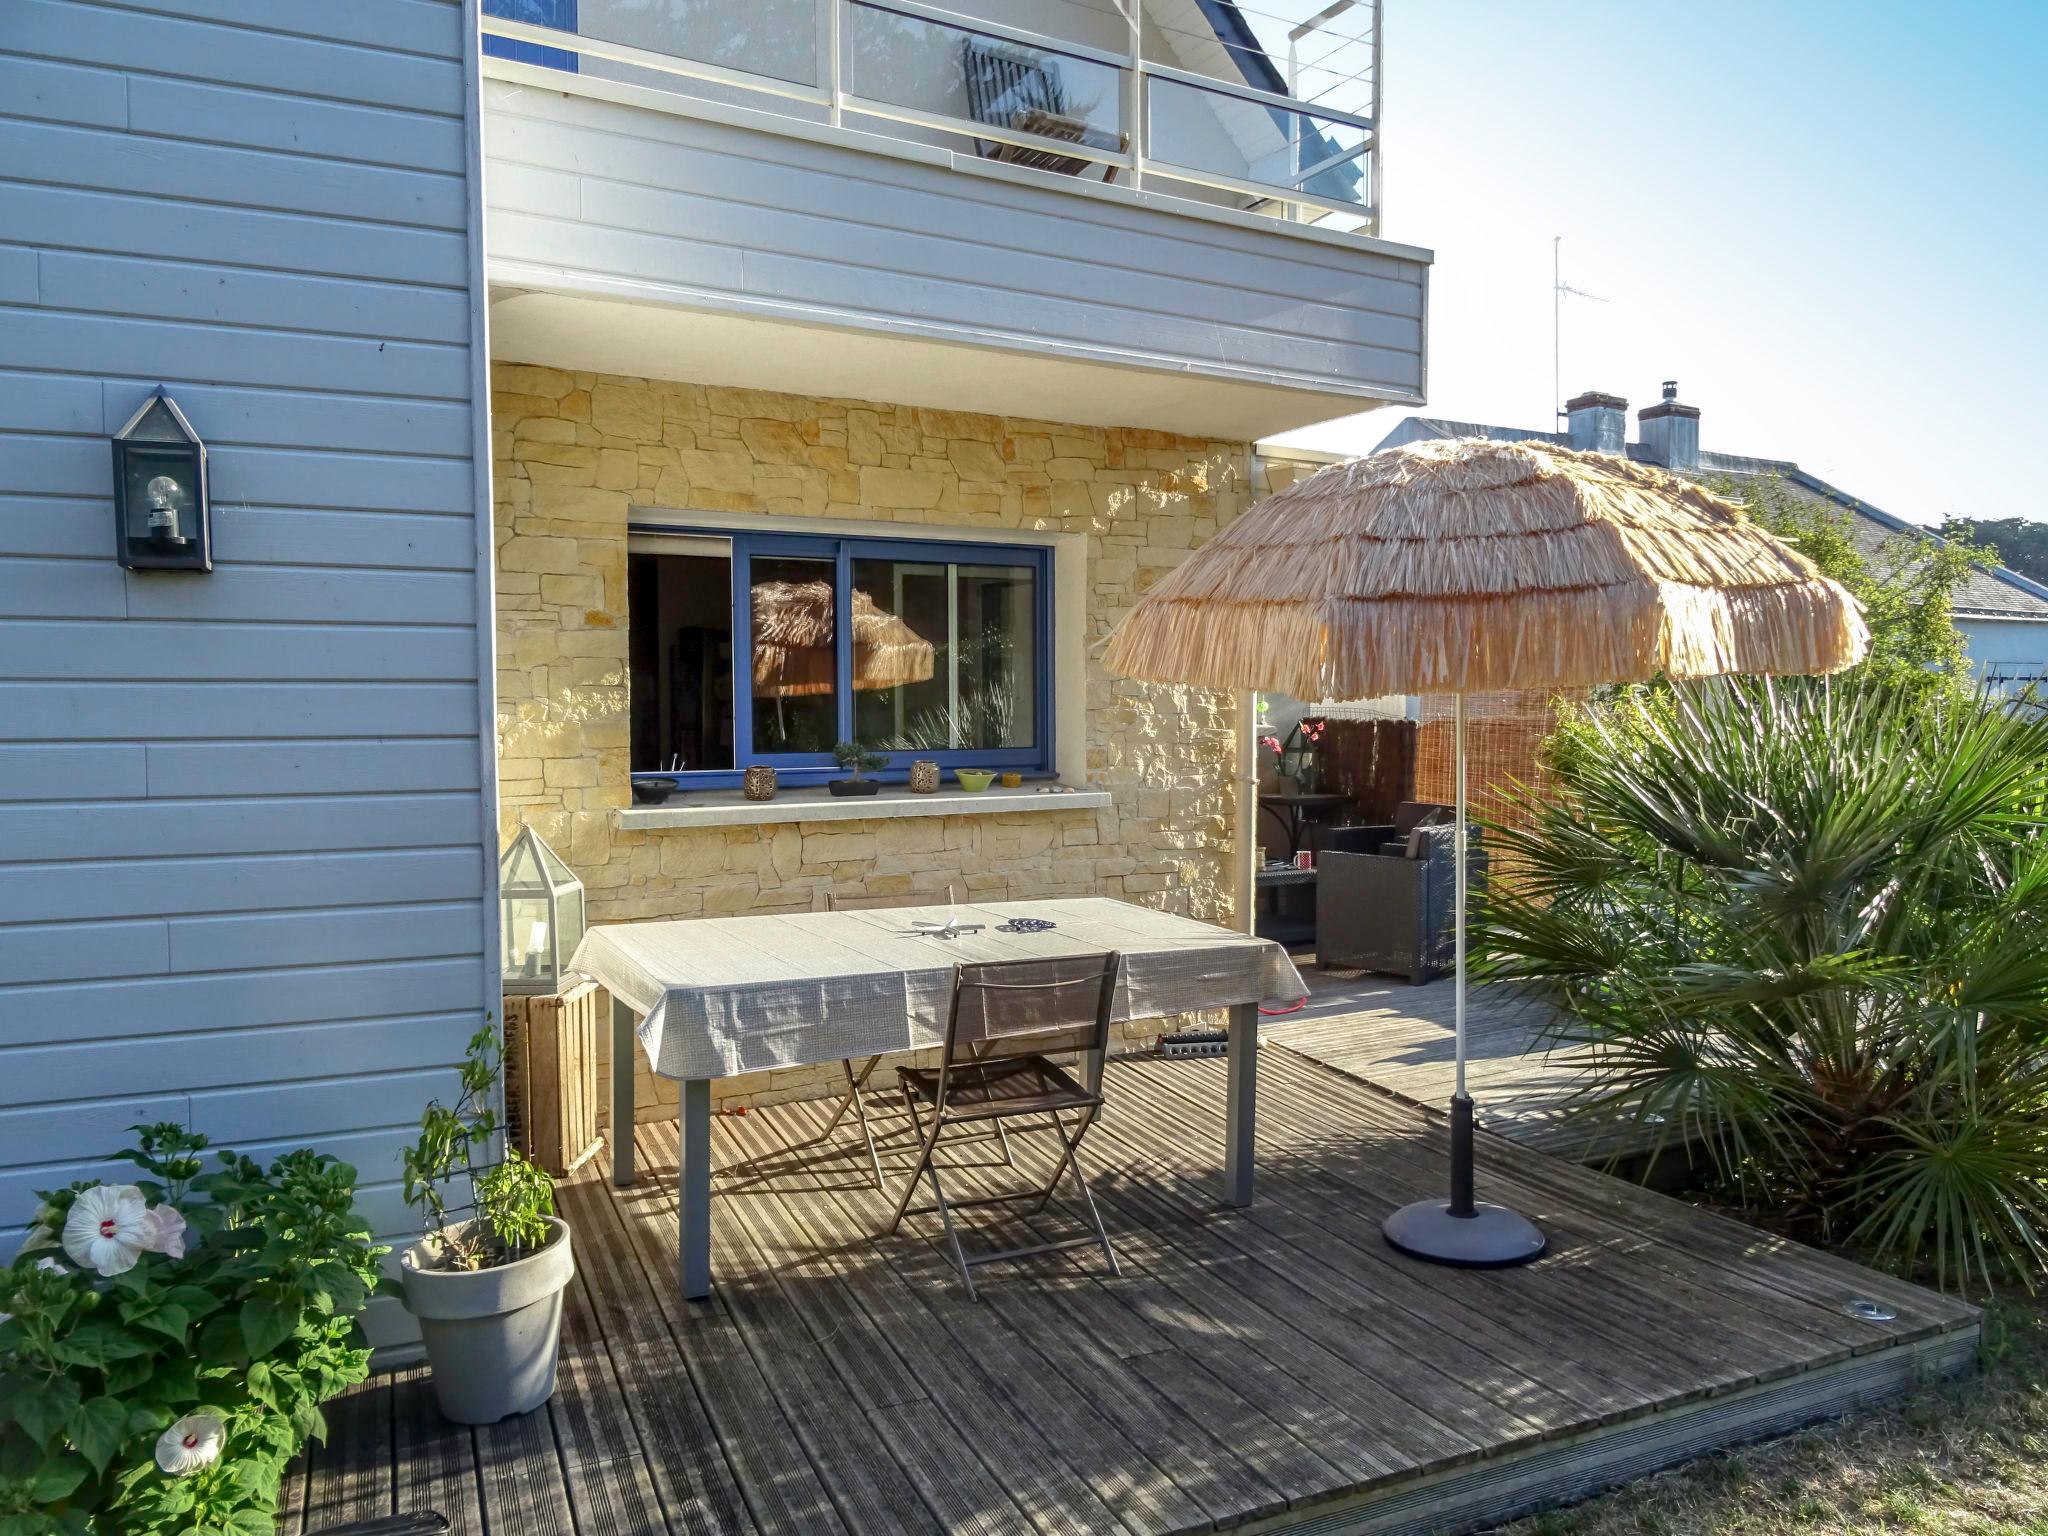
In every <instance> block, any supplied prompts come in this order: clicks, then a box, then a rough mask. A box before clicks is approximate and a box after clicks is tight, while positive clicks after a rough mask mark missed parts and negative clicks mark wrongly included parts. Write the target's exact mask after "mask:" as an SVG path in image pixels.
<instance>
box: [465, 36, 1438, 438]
mask: <svg viewBox="0 0 2048 1536" xmlns="http://www.w3.org/2000/svg"><path fill="white" fill-rule="evenodd" d="M1119 3H1121V0H1094V3H1093V4H1092V5H1091V4H1089V3H1081V0H1043V3H1042V4H1039V5H1036V6H1031V7H1022V8H1020V7H1016V6H1009V5H1005V6H1002V7H1000V9H1002V10H1003V11H1004V12H1005V14H1006V16H1007V15H1008V14H1009V13H1012V12H1015V11H1018V10H1019V9H1023V10H1026V11H1029V12H1030V13H1031V14H1032V16H1033V19H1034V20H1037V21H1039V23H1040V24H1041V25H1043V26H1045V27H1046V28H1047V29H1048V30H1046V31H1044V32H1040V31H1029V30H1025V29H1023V28H1020V27H1018V26H1015V25H1011V24H1009V23H1008V22H1007V21H1005V22H998V21H994V20H984V19H980V18H978V17H970V16H967V15H964V14H961V13H956V12H951V11H941V10H937V9H935V8H932V7H930V6H926V5H923V4H921V3H916V0H889V3H887V4H884V3H882V0H754V3H748V4H741V3H739V0H724V3H720V0H711V3H705V4H699V5H696V6H693V7H688V8H683V7H668V8H663V9H661V10H660V11H659V12H658V13H654V12H649V11H648V10H647V8H645V7H643V6H638V5H631V4H628V3H626V0H580V5H581V9H580V15H579V14H578V12H577V11H576V10H575V9H574V0H492V5H491V9H493V10H494V11H496V10H507V11H510V10H517V11H518V12H519V13H520V15H521V16H523V17H525V18H527V19H524V20H515V19H508V18H507V17H502V16H496V15H493V16H488V17H486V19H485V29H486V33H487V49H488V51H489V53H490V55H491V56H490V57H488V58H487V60H486V71H487V73H488V74H489V75H490V76H492V77H493V78H492V79H490V80H488V81H487V82H486V85H485V92H484V103H485V153H486V158H487V165H488V174H487V177H486V185H487V189H488V196H489V205H490V206H489V250H490V277H491V283H492V301H493V302H492V332H493V354H494V355H495V356H497V357H499V358H501V359H504V360H508V361H526V362H538V363H547V364H551V365H553V366H557V367H568V368H579V369H589V370H592V371H597V372H610V373H627V374H636V375H642V376H651V377H669V378H687V379H690V380H694V381H699V382H706V383H718V384H726V385H734V386H739V387H751V388H761V389H775V390H787V391H792V392H799V393H809V394H816V395H845V396H853V397H858V398H866V399H876V400H888V401H894V402H900V403H907V404H930V405H944V406H952V407H955V408H959V409H964V410H975V411H987V412H993V413H999V414H1007V415H1013V416H1035V417H1041V418H1046V419H1052V420H1064V421H1074V422H1084V423H1092V424H1099V425H1116V426H1140V427H1154V428H1160V429H1163V430H1169V431H1176V432H1183V433H1190V434H1200V435H1208V436H1219V437H1228V438H1236V439H1243V438H1247V437H1255V436H1259V435H1262V434H1267V433H1273V432H1279V431H1284V430H1287V429H1289V428H1292V427H1298V426H1303V425H1307V424H1310V423H1312V422H1316V421H1322V420H1327V419H1329V418H1331V417H1333V416H1338V415H1343V414H1348V413H1350V412H1354V411H1359V410H1364V409H1368V408H1370V407H1371V406H1373V405H1375V404H1379V403H1402V404H1414V403H1418V402H1419V401H1420V400H1421V399H1422V391H1423V380H1424V355H1423V354H1424V337H1425V310H1426V291H1427V277H1428V268H1429V262H1430V255H1429V253H1428V252H1427V251H1423V250H1418V249H1415V248H1413V247H1408V246H1399V245H1393V244H1390V243H1388V242H1385V241H1381V240H1379V239H1377V238H1376V237H1375V236H1374V235H1373V234H1372V233H1371V231H1372V229H1373V228H1374V227H1375V223H1376V217H1377V213H1376V207H1375V202H1376V196H1375V191H1376V184H1377V160H1378V153H1377V146H1378V139H1377V134H1376V131H1375V129H1374V127H1373V118H1372V116H1371V115H1369V112H1361V111H1356V110H1352V107H1353V106H1361V105H1362V106H1364V107H1367V108H1370V107H1371V106H1372V105H1373V98H1374V96H1375V95H1376V89H1375V87H1374V85H1373V82H1375V81H1376V80H1377V54H1378V49H1377V41H1376V36H1374V35H1370V34H1371V33H1373V32H1376V13H1377V6H1376V4H1375V3H1374V0H1358V3H1357V4H1356V5H1355V6H1353V7H1351V8H1350V9H1353V10H1356V11H1358V12H1359V13H1361V14H1363V15H1364V16H1365V17H1366V18H1367V26H1368V29H1369V30H1368V35H1365V36H1362V37H1353V38H1348V39H1340V40H1338V41H1336V42H1332V41H1331V40H1330V39H1329V38H1328V37H1326V36H1325V35H1324V33H1323V31H1322V30H1320V28H1319V27H1315V26H1309V25H1308V23H1307V22H1304V23H1297V24H1296V25H1295V26H1294V28H1293V31H1294V32H1295V33H1297V34H1299V35H1298V36H1296V37H1295V38H1294V39H1293V41H1292V42H1291V43H1287V44H1286V46H1287V49H1288V50H1289V51H1290V52H1291V54H1292V58H1291V61H1290V62H1289V63H1288V65H1287V66H1286V68H1285V69H1284V70H1283V69H1282V67H1281V66H1280V65H1279V64H1277V63H1276V62H1275V60H1274V58H1273V56H1271V55H1270V54H1269V53H1268V51H1267V49H1268V48H1271V47H1275V46H1278V43H1276V40H1275V39H1276V37H1277V39H1278V40H1279V41H1280V42H1286V39H1287V38H1288V36H1289V31H1288V29H1287V28H1286V27H1282V26H1280V23H1279V21H1276V20H1275V19H1273V18H1270V17H1266V16H1263V15H1262V14H1260V13H1254V12H1252V11H1251V10H1250V9H1249V7H1245V8H1240V7H1238V6H1235V5H1232V4H1229V3H1228V0H1145V7H1144V10H1143V13H1142V18H1141V23H1140V22H1133V21H1132V19H1131V18H1130V17H1128V16H1126V15H1124V14H1122V13H1120V12H1118V11H1116V10H1115V9H1114V7H1115V6H1116V5H1117V4H1119ZM1269 3H1272V4H1282V5H1294V6H1297V7H1301V8H1303V9H1305V10H1313V9H1314V7H1312V6H1308V5H1307V0H1269ZM984 4H988V7H989V8H990V9H996V8H998V7H995V6H994V5H993V4H989V0H984ZM1099 7H1109V9H1102V8H1099ZM1323 9H1324V10H1325V11H1331V10H1337V11H1339V12H1340V14H1341V13H1342V10H1343V8H1340V7H1323ZM784 13H787V14H784ZM536 18H537V19H538V20H544V21H548V22H551V23H554V24H555V25H551V26H541V25H538V24H537V21H536ZM1281 20H1284V18H1281ZM1309 20H1310V21H1313V20H1314V18H1313V17H1310V18H1309ZM564 23H571V24H575V27H576V29H575V30H571V29H570V27H569V26H568V25H563V24H564ZM1055 26H1057V30H1056V31H1055V30H1054V28H1055ZM1304 27H1306V28H1307V30H1303V29H1304ZM1276 28H1277V29H1278V30H1277V32H1276ZM1268 34H1275V36H1271V37H1269V36H1268ZM1119 42H1120V43H1121V50H1119V48H1118V47H1116V46H1113V45H1115V44H1117V43H1119ZM1305 51H1306V56H1307V57H1309V58H1310V60H1311V62H1310V63H1307V64H1304V63H1303V62H1302V58H1303V57H1304V53H1305ZM1168 59H1171V60H1173V61H1175V62H1167V60H1168ZM1347 59H1351V60H1353V61H1356V62H1360V63H1361V64H1362V67H1361V68H1359V69H1356V70H1353V71H1351V72H1350V73H1349V74H1345V75H1342V76H1341V77H1340V76H1339V75H1338V74H1336V73H1334V72H1333V71H1334V66H1337V65H1343V64H1344V63H1345V62H1346V60H1347ZM821 60H822V61H824V63H825V66H826V67H825V68H823V69H822V70H821V69H820V68H819V64H820V61H821ZM1319 71H1320V72H1319ZM1290 83H1291V84H1292V85H1293V86H1294V88H1295V89H1296V90H1297V91H1300V92H1303V93H1307V92H1310V91H1311V90H1319V91H1320V96H1319V97H1318V99H1317V101H1316V103H1315V104H1314V105H1313V106H1311V105H1309V103H1308V101H1307V99H1306V95H1305V94H1304V95H1303V96H1301V97H1297V96H1290V95H1288V94H1286V93H1285V92H1284V89H1282V90H1276V89H1272V88H1271V87H1274V86H1280V87H1285V86H1286V85H1288V84H1290ZM1347 90H1348V91H1349V92H1350V93H1351V96H1355V97H1358V98H1359V99H1358V100H1357V101H1355V102H1353V101H1351V100H1350V98H1349V97H1346V96H1345V92H1346V91H1347ZM1361 92H1362V93H1363V95H1362V96H1361V95H1360V93H1361ZM1339 98H1343V99H1345V100H1346V101H1347V105H1345V106H1341V107H1340V106H1336V105H1331V104H1330V103H1331V102H1332V101H1334V100H1337V99H1339Z"/></svg>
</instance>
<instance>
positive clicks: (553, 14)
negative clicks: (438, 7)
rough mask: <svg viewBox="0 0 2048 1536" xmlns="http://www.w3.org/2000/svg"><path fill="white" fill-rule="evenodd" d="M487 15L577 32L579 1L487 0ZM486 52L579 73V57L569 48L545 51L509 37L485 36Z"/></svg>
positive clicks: (533, 44)
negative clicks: (577, 2) (577, 6)
mask: <svg viewBox="0 0 2048 1536" xmlns="http://www.w3.org/2000/svg"><path fill="white" fill-rule="evenodd" d="M484 14H485V15H486V16H502V17H503V18H504V19H505V20H507V21H523V22H525V23H526V24H527V25H528V26H530V27H553V28H555V29H556V30H557V31H560V32H574V31H575V30H576V0H484ZM484 52H485V53H487V54H489V55H491V56H492V57H493V58H498V59H513V60H516V61H517V62H519V63H521V64H538V65H540V66H542V67H543V68H545V69H559V70H565V71H567V72H568V73H569V74H572V75H573V74H575V73H577V60H576V55H575V54H573V53H571V52H570V51H569V50H568V49H566V48H546V47H543V46H542V45H541V44H539V43H526V42H517V41H515V40H513V39H512V38H509V37H486V38H485V39H484Z"/></svg>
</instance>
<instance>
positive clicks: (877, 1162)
mask: <svg viewBox="0 0 2048 1536" xmlns="http://www.w3.org/2000/svg"><path fill="white" fill-rule="evenodd" d="M944 895H945V899H946V901H947V902H948V903H949V904H950V903H952V902H954V901H956V900H957V899H958V895H957V891H956V888H955V887H953V886H950V885H949V886H947V887H946V889H945V892H944ZM846 900H847V898H842V897H841V896H839V895H838V893H836V892H833V891H827V892H826V893H825V910H826V911H827V912H845V911H852V910H856V909H855V908H853V907H849V906H847V905H845V904H844V903H845V901H846ZM917 905H920V903H919V902H917V901H915V900H911V901H905V902H898V901H895V900H893V899H891V900H887V901H880V902H875V903H873V904H872V905H868V906H863V907H862V908H860V909H859V910H870V911H886V910H889V909H890V908H891V907H895V906H917ZM881 1060H882V1058H881V1057H879V1056H870V1057H869V1058H868V1059H867V1061H866V1062H864V1063H863V1064H862V1065H861V1067H860V1068H859V1070H858V1071H856V1070H855V1068H854V1064H853V1061H852V1060H851V1059H850V1058H849V1059H848V1060H846V1061H842V1062H840V1063H839V1067H840V1070H841V1071H842V1072H844V1073H845V1074H846V1092H845V1094H844V1095H843V1096H842V1097H841V1098H840V1100H839V1102H838V1103H837V1104H836V1105H834V1106H833V1108H832V1113H831V1115H830V1116H829V1117H827V1119H826V1121H825V1128H824V1129H823V1130H822V1131H820V1132H818V1134H817V1135H815V1136H808V1137H806V1138H805V1139H804V1140H802V1141H800V1142H797V1143H795V1144H794V1145H793V1146H790V1147H788V1148H786V1149H785V1150H786V1151H789V1152H802V1151H804V1150H806V1149H807V1148H810V1147H816V1146H822V1145H823V1144H824V1143H825V1142H828V1141H830V1140H831V1139H832V1133H833V1132H834V1131H836V1130H838V1129H839V1122H840V1121H842V1120H844V1119H845V1118H846V1112H847V1111H848V1110H852V1111H853V1116H854V1121H855V1123H856V1124H858V1125H859V1126H860V1139H861V1143H862V1145H863V1146H864V1147H865V1148H866V1149H867V1154H868V1167H869V1169H870V1170H871V1171H872V1172H873V1174H874V1177H875V1188H876V1189H879V1190H881V1191H883V1192H884V1193H887V1191H888V1188H889V1183H888V1179H887V1178H886V1177H885V1176H884V1175H883V1173H882V1154H881V1151H880V1149H879V1147H878V1144H877V1141H876V1137H875V1128H874V1125H873V1123H872V1122H871V1121H870V1120H869V1118H868V1101H867V1095H866V1094H865V1093H863V1092H862V1090H863V1089H865V1088H866V1087H867V1085H868V1079H869V1078H870V1077H872V1076H873V1075H874V1071H875V1068H876V1067H877V1066H878V1065H880V1063H881ZM920 1134H922V1132H921V1130H920ZM996 1140H997V1142H998V1143H1000V1145H1001V1146H1002V1149H1003V1162H1004V1164H1005V1165H1008V1166H1015V1165H1014V1164H1013V1163H1011V1158H1010V1138H1009V1137H1008V1136H1007V1135H1005V1134H1004V1132H1003V1128H1002V1127H1001V1126H1000V1125H998V1126H997V1127H996Z"/></svg>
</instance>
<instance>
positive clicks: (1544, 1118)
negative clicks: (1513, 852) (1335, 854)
mask: <svg viewBox="0 0 2048 1536" xmlns="http://www.w3.org/2000/svg"><path fill="white" fill-rule="evenodd" d="M1301 974H1302V979H1303V980H1304V981H1305V982H1307V983H1308V988H1309V1003H1308V1006H1307V1007H1306V1008H1304V1009H1303V1010H1302V1011H1301V1012H1300V1013H1299V1014H1294V1015H1291V1016H1288V1017H1285V1018H1274V1019H1268V1020H1267V1021H1266V1027H1265V1029H1264V1030H1263V1032H1262V1034H1261V1038H1262V1039H1266V1040H1271V1041H1274V1042H1275V1043H1277V1044H1280V1045H1284V1046H1286V1047H1287V1048H1288V1049H1289V1050H1291V1051H1296V1052H1299V1053H1300V1054H1301V1055H1304V1056H1307V1057H1309V1058H1311V1059H1312V1060H1315V1061H1320V1062H1322V1063H1323V1064H1324V1065H1325V1066H1330V1067H1335V1068H1336V1069H1337V1070H1338V1071H1339V1072H1344V1073H1348V1074H1349V1075H1351V1076H1353V1077H1359V1078H1363V1079H1365V1080H1366V1081H1367V1082H1369V1083H1372V1084H1374V1085H1375V1086H1377V1087H1380V1088H1384V1089H1385V1090H1386V1091H1387V1092H1388V1093H1391V1094H1393V1095H1395V1096H1396V1097H1397V1098H1401V1099H1405V1100H1406V1101H1407V1102H1409V1103H1410V1104H1415V1105H1419V1106H1421V1107H1422V1108H1425V1109H1430V1110H1443V1109H1445V1108H1446V1107H1447V1106H1448V1105H1449V1103H1450V1099H1451V1085H1452V1082H1453V1080H1454V1076H1455V1073H1454V1056H1453V1053H1452V1043H1453V1040H1454V1038H1455V1035H1454V1031H1453V1027H1452V1010H1453V1000H1454V993H1453V992H1452V989H1451V983H1450V982H1449V981H1448V980H1438V981H1432V982H1430V983H1428V984H1427V985H1424V986H1419V987H1418V986H1412V985H1410V984H1409V983H1408V982H1405V981H1396V980H1391V979H1389V978H1388V977H1385V976H1374V975H1364V976H1360V975H1358V974H1356V973H1354V972H1338V973H1332V972H1329V971H1323V970H1319V969H1316V968H1314V967H1312V966H1308V965H1304V966H1303V967H1302V972H1301ZM1548 1018H1549V1011H1548V1008H1547V1007H1546V1005H1544V1004H1542V1003H1539V1002H1536V1001H1534V1000H1532V999H1530V998H1528V997H1525V996H1518V995H1517V994H1516V993H1515V992H1514V991H1513V990H1511V989H1510V988H1507V987H1504V986H1494V987H1474V988H1473V989H1472V992H1471V994H1470V998H1469V1001H1468V1003H1467V1008H1466V1019H1465V1039H1466V1056H1465V1080H1466V1087H1467V1089H1468V1091H1469V1092H1470V1093H1471V1095H1472V1098H1473V1101H1474V1103H1475V1105H1476V1106H1477V1110H1478V1117H1479V1124H1480V1125H1481V1126H1483V1127H1485V1128H1486V1129H1487V1130H1490V1131H1493V1132H1496V1133H1497V1134H1499V1135H1502V1136H1506V1137H1508V1138H1509V1139H1510V1140H1512V1141H1517V1142H1520V1143H1521V1144H1522V1145H1523V1146H1525V1147H1534V1148H1535V1149H1536V1150H1538V1151H1539V1152H1548V1153H1550V1154H1552V1155H1553V1156H1556V1157H1565V1158H1570V1159H1571V1160H1572V1161H1574V1162H1581V1163H1587V1164H1590V1165H1592V1166H1595V1167H1608V1166H1612V1165H1614V1164H1628V1163H1631V1162H1633V1161H1634V1160H1636V1159H1638V1158H1642V1157H1647V1156H1649V1155H1652V1154H1654V1153H1656V1152H1658V1151H1661V1150H1673V1151H1678V1150H1680V1149H1676V1148H1673V1147H1672V1146H1671V1141H1672V1138H1670V1137H1668V1136H1667V1135H1666V1134H1665V1131H1664V1128H1663V1127H1662V1126H1661V1125H1640V1126H1629V1127H1626V1128H1623V1129H1619V1130H1612V1129H1606V1130H1600V1131H1593V1130H1591V1129H1589V1128H1588V1127H1586V1126H1584V1125H1580V1124H1574V1123H1572V1122H1570V1121H1568V1120H1567V1119H1566V1118H1565V1116H1564V1106H1565V1103H1566V1101H1567V1100H1568V1099H1569V1098H1570V1097H1571V1095H1572V1094H1573V1093H1574V1092H1575V1091H1576V1090H1577V1089H1578V1088H1579V1086H1580V1084H1581V1083H1582V1082H1583V1081H1584V1072H1583V1069H1582V1067H1581V1058H1580V1056H1579V1054H1578V1053H1577V1052H1575V1051H1573V1050H1572V1049H1571V1048H1570V1047H1568V1046H1567V1047H1558V1048H1556V1049H1553V1048H1552V1047H1551V1046H1550V1045H1549V1043H1548V1042H1547V1041H1546V1040H1545V1038H1544V1034H1543V1029H1544V1025H1545V1023H1546V1022H1547V1020H1548Z"/></svg>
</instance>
